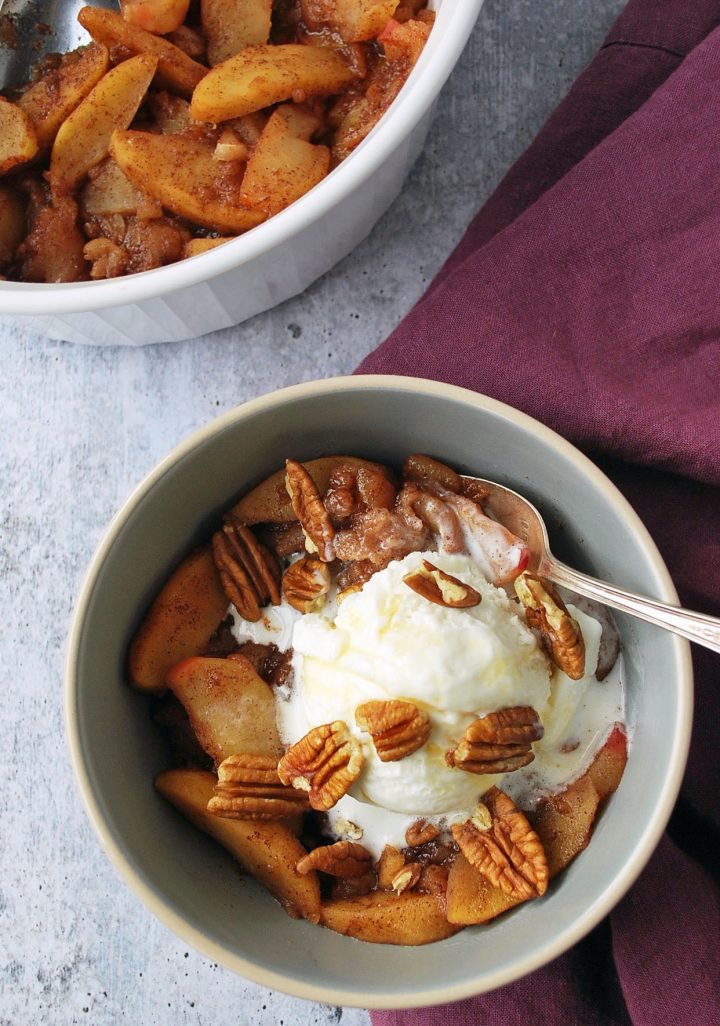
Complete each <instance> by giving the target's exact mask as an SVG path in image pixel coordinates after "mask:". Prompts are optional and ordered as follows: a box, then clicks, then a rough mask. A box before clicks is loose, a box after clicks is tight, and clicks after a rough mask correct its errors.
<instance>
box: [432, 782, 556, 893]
mask: <svg viewBox="0 0 720 1026" xmlns="http://www.w3.org/2000/svg"><path fill="white" fill-rule="evenodd" d="M451 830H452V835H453V837H454V839H455V842H456V843H457V846H458V847H459V848H460V851H461V852H462V853H463V855H464V856H465V858H466V859H467V860H468V862H470V864H471V865H473V866H474V867H475V869H477V870H478V872H480V873H482V874H483V876H485V877H487V879H488V880H489V881H490V883H492V884H493V885H494V886H495V887H499V888H500V890H502V891H503V892H504V893H505V894H508V895H510V896H512V897H514V898H517V899H519V900H520V901H526V900H527V899H529V898H535V897H538V896H539V895H541V894H544V893H545V891H546V890H547V884H548V865H547V858H546V857H545V850H544V849H543V846H542V843H541V841H540V838H539V837H538V835H537V834H536V833H535V831H534V830H533V828H532V827H531V826H530V824H529V823H528V821H527V819H526V818H525V816H524V815H523V813H522V812H521V811H520V810H519V809H518V808H517V807H516V805H515V803H514V802H513V800H512V798H510V797H509V796H508V795H506V794H505V793H504V792H503V791H500V790H499V789H498V788H497V787H493V788H491V789H490V790H489V791H488V792H487V793H486V794H485V795H484V796H483V800H482V802H481V803H479V804H478V807H477V809H476V812H475V814H474V815H473V817H472V818H471V819H469V820H466V821H465V822H464V823H454V824H453V825H452V827H451Z"/></svg>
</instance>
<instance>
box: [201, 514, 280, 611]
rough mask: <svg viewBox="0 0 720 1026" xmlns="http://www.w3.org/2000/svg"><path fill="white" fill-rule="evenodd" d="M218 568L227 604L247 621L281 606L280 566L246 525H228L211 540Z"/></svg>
mask: <svg viewBox="0 0 720 1026" xmlns="http://www.w3.org/2000/svg"><path fill="white" fill-rule="evenodd" d="M212 550H213V558H214V560H215V565H216V566H217V568H218V572H219V574H220V581H221V583H222V586H223V590H224V592H225V594H226V595H227V597H228V600H229V601H230V602H232V604H233V605H234V606H235V608H236V609H237V611H238V613H239V614H240V616H242V617H243V619H245V620H250V621H251V622H255V621H257V620H259V619H260V616H261V613H260V609H261V607H262V606H266V605H268V603H270V602H272V604H273V605H278V604H279V602H280V564H279V563H278V561H277V559H276V558H275V556H273V555H272V553H271V552H270V551H269V550H268V549H266V548H265V546H264V545H263V544H262V543H261V542H259V541H258V540H257V538H256V537H255V535H254V534H253V533H252V531H251V530H250V528H249V527H245V525H244V524H234V523H228V524H225V525H224V526H223V528H222V530H221V531H216V532H215V534H214V535H213V539H212Z"/></svg>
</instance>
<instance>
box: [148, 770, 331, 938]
mask: <svg viewBox="0 0 720 1026" xmlns="http://www.w3.org/2000/svg"><path fill="white" fill-rule="evenodd" d="M215 783H216V777H215V776H214V775H213V774H212V773H206V772H204V771H203V770H194V769H175V770H168V771H167V772H165V773H161V774H160V775H159V776H158V777H157V778H156V779H155V788H156V790H157V791H158V792H159V793H160V794H161V795H162V796H163V798H165V799H166V800H167V801H169V802H170V803H171V804H172V805H174V806H175V808H176V809H178V810H179V811H180V812H182V814H183V815H184V816H186V817H187V819H189V820H190V822H191V823H193V824H194V826H196V827H198V828H199V829H200V830H203V831H205V833H207V834H210V836H211V837H213V838H214V839H215V840H216V841H219V843H220V844H221V845H222V846H223V847H224V848H227V850H228V851H229V852H230V854H231V855H232V856H233V857H234V858H236V859H237V860H238V862H240V863H241V864H242V866H243V867H244V868H245V869H246V870H247V871H248V872H249V873H251V874H252V875H253V876H254V877H255V879H256V880H257V881H258V882H259V883H261V884H262V885H263V887H266V888H267V890H268V891H270V893H271V894H272V895H274V897H275V898H277V900H278V901H279V902H280V904H281V905H282V906H283V908H284V909H285V911H286V912H287V913H288V914H289V915H291V916H292V917H293V918H299V917H301V916H302V917H304V918H305V919H309V920H310V921H311V922H313V923H317V922H318V921H319V919H320V885H319V883H318V875H317V873H316V872H310V873H308V874H306V875H305V876H300V874H299V873H298V872H297V871H296V869H295V867H296V865H297V864H298V862H299V861H300V859H302V858H304V857H305V855H307V852H306V850H305V848H303V846H302V844H301V843H300V842H299V841H298V839H297V838H296V837H295V836H294V834H293V832H292V830H291V828H290V827H289V826H288V825H287V824H286V823H283V822H281V821H279V820H275V821H270V822H260V821H252V820H243V819H222V818H221V817H220V816H211V815H210V814H209V813H208V812H207V804H208V802H209V801H210V799H211V798H212V796H213V788H214V786H215Z"/></svg>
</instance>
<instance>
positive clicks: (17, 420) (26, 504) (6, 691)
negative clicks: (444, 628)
mask: <svg viewBox="0 0 720 1026" xmlns="http://www.w3.org/2000/svg"><path fill="white" fill-rule="evenodd" d="M620 7H621V2H620V0H554V2H553V3H549V2H543V0H540V2H538V0H486V5H485V9H484V11H483V12H482V14H481V16H480V20H479V22H478V25H477V27H476V29H475V32H474V34H473V36H472V39H471V40H470V43H469V45H468V47H467V50H466V51H465V54H464V55H463V57H462V58H461V60H460V63H459V65H458V66H457V68H456V70H455V73H454V74H453V76H452V78H451V80H450V82H449V83H448V85H447V87H446V88H445V91H444V92H443V94H442V97H441V100H440V103H439V105H438V109H437V114H436V117H435V121H434V124H433V127H432V129H431V132H430V137H429V140H428V144H427V147H426V149H425V152H424V154H423V156H422V157H421V159H420V160H419V162H418V163H417V165H416V166H415V169H414V170H413V172H412V174H411V175H410V178H409V180H408V182H407V183H406V186H405V189H404V191H403V193H402V195H401V196H400V198H399V199H398V200H397V201H396V203H395V204H394V206H393V207H392V209H391V210H390V212H389V213H388V214H387V215H386V217H385V218H384V219H383V221H382V222H381V223H380V224H379V225H378V226H377V228H376V229H375V230H374V232H373V233H372V235H371V236H370V237H369V238H368V239H367V240H366V241H365V242H364V243H363V244H362V245H361V246H360V247H359V248H358V249H357V250H355V252H354V253H353V254H352V255H351V256H350V257H348V258H347V259H346V260H345V261H343V263H341V264H340V265H339V266H338V267H336V268H335V269H334V270H333V271H331V272H330V273H329V274H328V275H326V276H325V278H323V279H322V280H321V281H319V282H317V283H316V284H315V285H314V286H313V287H312V288H311V289H309V290H308V291H307V292H306V293H305V294H304V295H301V296H299V297H297V298H296V299H293V300H291V301H290V302H288V303H285V304H284V305H283V306H280V307H278V308H276V309H275V310H273V311H271V312H270V313H267V314H264V315H262V316H260V317H257V318H255V319H254V320H252V321H250V322H248V323H246V324H243V325H241V326H240V327H238V328H235V329H232V330H228V331H224V332H221V333H218V334H216V335H213V336H212V337H209V338H204V339H197V340H194V341H190V342H185V343H181V344H168V345H161V346H151V347H147V348H145V349H91V348H85V347H80V346H74V345H71V344H67V343H60V342H49V341H47V340H44V339H42V338H38V337H33V336H31V335H29V334H20V333H12V332H10V331H8V330H7V329H4V330H3V329H0V343H1V346H0V360H1V361H2V366H1V370H0V418H1V420H0V482H1V487H0V515H1V518H2V519H1V523H2V528H1V530H0V603H1V608H2V617H3V630H2V638H1V640H0V666H1V667H2V682H1V686H0V760H1V762H2V786H1V787H0V1026H10V1024H12V1026H29V1024H31V1023H32V1024H33V1026H41V1024H50V1026H66V1024H71V1023H86V1024H89V1026H116V1024H118V1023H129V1024H132V1026H182V1024H185V1023H192V1024H197V1026H204V1024H220V1023H224V1022H233V1023H240V1024H243V1026H258V1024H263V1026H265V1024H274V1026H311V1024H318V1026H326V1024H330V1023H342V1024H343V1026H361V1024H367V1023H368V1021H369V1020H368V1015H367V1012H364V1011H360V1010H354V1009H342V1008H328V1007H326V1006H324V1005H313V1004H308V1003H307V1002H304V1001H301V1000H298V999H296V998H290V997H286V996H285V995H283V994H280V993H276V992H270V991H267V990H265V989H264V988H262V987H259V986H256V985H254V984H252V983H247V982H245V981H244V980H242V979H239V978H238V977H236V976H234V975H232V974H231V973H229V972H226V971H225V970H223V969H221V968H219V967H218V966H217V965H214V964H213V963H211V962H208V961H206V960H205V959H204V958H202V957H201V956H200V955H198V954H196V953H195V952H194V951H189V950H188V949H187V948H186V946H185V945H184V944H183V943H181V942H180V941H179V940H177V939H176V938H175V937H174V935H172V934H171V933H169V932H168V931H167V930H166V929H165V927H163V926H161V925H160V923H159V922H157V921H156V920H155V919H154V918H153V917H152V916H151V915H150V913H149V912H148V911H146V910H145V908H144V907H143V906H141V905H140V904H139V903H138V901H137V900H136V898H135V897H134V896H133V895H132V894H131V893H130V892H129V891H128V890H127V889H126V887H125V886H124V885H123V884H122V883H121V882H120V880H119V879H118V877H117V876H116V874H115V873H114V871H113V869H112V868H111V866H110V864H109V862H108V860H107V859H106V857H105V855H104V854H103V852H102V850H101V848H100V845H99V843H98V841H97V839H96V837H95V834H94V833H93V831H92V829H91V827H90V825H89V823H88V820H87V818H86V816H85V812H84V810H83V808H82V806H81V802H80V799H79V797H78V795H77V793H76V791H75V787H74V784H73V780H72V774H71V770H70V765H69V761H68V757H67V753H66V748H65V741H64V737H63V723H62V664H63V655H64V647H65V636H66V632H67V627H68V621H69V617H70V613H71V609H72V604H73V598H74V595H75V592H76V589H77V586H78V584H79V581H80V578H81V575H82V573H83V571H84V569H85V567H86V565H87V563H88V561H89V559H90V556H91V554H92V552H93V549H94V548H95V545H96V544H97V542H98V540H99V538H100V535H101V533H102V531H103V529H104V527H105V525H106V524H107V522H108V520H109V518H110V517H111V515H112V514H113V512H114V511H115V509H116V508H117V506H118V505H119V504H120V503H121V502H122V501H123V499H124V498H125V497H126V496H127V494H128V492H129V491H130V490H131V489H132V487H133V486H134V485H135V484H136V483H137V482H138V481H139V480H140V479H141V478H142V477H143V476H144V475H145V474H146V473H147V472H148V471H149V470H150V469H151V468H152V467H153V465H154V464H155V463H156V462H157V461H158V460H159V459H161V458H162V457H163V456H165V454H166V453H167V452H168V451H169V450H170V448H172V446H174V445H175V444H176V443H177V442H178V441H179V440H180V439H181V438H183V437H184V436H185V435H187V434H188V433H189V432H190V431H192V430H194V429H195V428H197V427H198V426H200V425H201V424H204V423H205V422H207V421H208V420H210V419H211V418H213V417H214V416H215V415H216V414H218V413H220V412H222V411H224V410H228V409H230V408H231V407H232V406H234V405H236V404H238V403H241V402H243V401H244V400H246V399H249V398H252V397H253V396H257V395H260V394H262V393H264V392H267V391H270V390H272V389H275V388H278V387H280V386H283V385H288V384H292V383H295V382H298V381H304V380H308V379H312V378H320V377H327V376H330V375H333V374H344V373H348V372H350V371H351V370H352V369H353V368H354V367H355V366H356V364H357V363H358V362H359V360H360V359H361V358H362V357H363V356H364V355H365V354H366V353H367V352H369V351H370V350H371V349H373V348H374V347H375V346H376V345H377V344H378V343H379V342H380V341H381V340H382V339H383V338H384V337H385V335H386V334H387V333H388V332H389V331H390V329H391V328H392V327H393V326H394V325H395V324H396V323H397V322H398V321H399V320H400V318H401V317H402V315H403V314H404V313H405V312H406V311H407V310H408V309H409V308H410V306H411V305H412V304H413V302H414V301H415V300H416V299H417V298H418V296H420V294H421V293H422V291H423V290H424V288H425V286H426V284H427V283H428V282H429V281H430V279H431V278H432V276H433V274H434V272H435V271H436V270H437V268H438V267H439V266H440V264H441V263H442V262H443V260H444V259H445V257H446V256H447V255H448V253H449V252H450V251H451V249H452V247H453V246H454V244H455V243H456V242H457V240H458V239H459V237H460V235H461V234H462V231H463V228H464V227H465V226H466V224H467V223H468V221H469V220H470V217H471V215H472V213H473V212H474V210H475V209H476V208H477V207H478V206H479V204H480V203H481V202H482V200H483V199H484V198H485V197H486V196H487V195H488V194H489V192H490V191H491V189H492V188H493V186H494V185H495V183H496V182H497V181H498V180H499V178H500V177H501V176H502V174H503V172H504V171H505V170H506V169H507V167H508V166H509V165H510V163H511V162H512V161H513V159H514V158H515V157H516V156H517V155H519V153H520V152H521V151H522V150H523V148H524V147H525V146H526V145H527V144H528V143H529V142H530V140H531V138H532V136H533V134H534V133H535V132H536V131H537V129H538V128H539V127H540V125H541V124H542V122H543V120H544V119H545V117H546V116H547V115H548V113H549V112H550V111H551V110H552V108H553V107H554V106H555V104H556V103H557V102H558V101H559V99H560V98H561V97H562V95H563V94H564V92H565V91H566V89H567V87H568V86H569V84H570V82H571V81H572V80H573V78H574V77H575V76H576V75H577V73H578V72H579V71H580V70H581V68H582V67H583V66H584V64H585V63H586V62H587V60H588V59H589V58H590V57H591V55H592V53H593V51H594V50H595V48H596V47H597V45H598V44H599V43H600V42H601V40H602V38H603V35H604V33H605V32H606V30H607V28H608V27H609V25H610V23H611V22H612V20H613V18H614V17H615V15H616V14H617V12H618V10H619V9H620Z"/></svg>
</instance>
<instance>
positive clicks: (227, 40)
mask: <svg viewBox="0 0 720 1026" xmlns="http://www.w3.org/2000/svg"><path fill="white" fill-rule="evenodd" d="M271 16H272V0H243V2H242V3H238V0H201V3H200V17H201V19H202V27H203V32H204V33H205V38H206V39H207V55H208V63H209V64H210V66H211V67H215V65H216V64H221V63H222V62H223V61H226V60H227V59H228V57H234V56H235V54H236V53H239V52H240V51H241V50H244V49H245V47H246V46H257V45H260V44H264V43H267V41H268V39H269V38H270V20H271Z"/></svg>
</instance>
